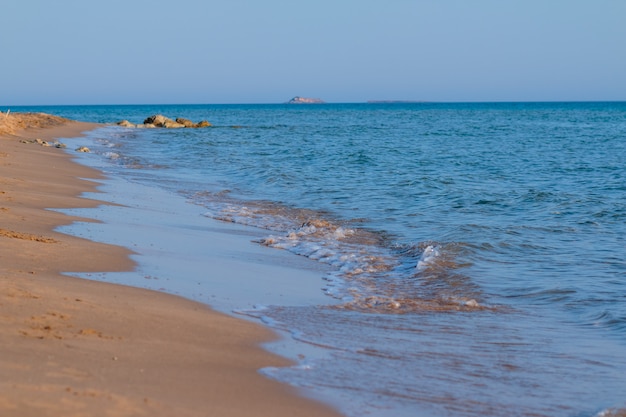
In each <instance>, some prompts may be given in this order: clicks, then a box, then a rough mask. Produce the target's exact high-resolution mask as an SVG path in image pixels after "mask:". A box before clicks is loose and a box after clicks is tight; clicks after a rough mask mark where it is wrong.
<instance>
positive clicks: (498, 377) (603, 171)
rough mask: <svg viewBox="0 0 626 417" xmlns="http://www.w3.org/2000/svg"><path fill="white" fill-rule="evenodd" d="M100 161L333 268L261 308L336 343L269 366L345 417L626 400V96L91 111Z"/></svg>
mask: <svg viewBox="0 0 626 417" xmlns="http://www.w3.org/2000/svg"><path fill="white" fill-rule="evenodd" d="M14 110H16V111H17V110H37V111H46V112H50V113H54V114H57V115H62V116H67V117H71V118H74V119H78V120H85V121H95V122H105V123H106V122H116V121H118V120H121V119H128V120H130V121H131V122H134V123H140V122H142V121H143V119H144V118H145V117H147V116H149V115H151V114H155V113H162V114H165V115H168V116H170V117H176V116H181V117H185V118H189V119H192V120H196V121H197V120H201V119H207V120H209V121H210V122H211V123H213V125H214V126H213V127H211V128H208V129H199V130H190V129H185V130H162V129H128V128H120V127H117V126H111V127H106V128H103V129H100V130H98V131H96V132H95V134H94V135H92V137H91V138H90V140H91V141H92V145H91V147H92V148H93V151H94V154H93V155H92V156H93V157H94V158H100V159H101V160H102V161H104V164H105V165H104V167H105V170H106V171H107V172H109V173H111V174H113V175H119V176H123V177H125V178H128V179H130V180H132V181H137V182H142V183H146V184H154V185H158V186H160V187H164V188H167V189H169V190H172V191H175V192H177V193H179V194H181V195H183V196H185V197H186V198H187V199H189V201H190V202H192V203H194V204H198V205H200V206H202V207H204V208H205V209H206V213H205V215H206V216H207V217H211V218H216V219H220V220H225V221H232V222H236V223H242V224H247V225H252V226H256V227H260V228H263V229H265V230H267V234H266V236H265V237H263V238H261V239H259V242H258V244H260V245H267V246H270V247H276V248H280V249H285V250H289V251H292V252H293V253H295V254H298V255H302V256H307V257H309V258H311V259H314V260H317V261H319V262H323V263H325V264H328V265H330V266H331V267H332V268H331V272H330V273H328V275H327V276H326V277H325V279H326V282H327V284H326V286H325V287H324V288H320V291H325V292H326V293H327V294H328V296H329V297H333V298H335V299H336V300H338V301H339V302H338V305H336V306H333V307H328V306H325V307H321V306H304V307H303V306H298V307H296V306H288V305H282V306H264V307H263V308H259V309H258V310H255V311H247V312H245V313H246V314H248V315H250V316H253V317H258V318H259V319H260V320H263V321H264V322H266V323H267V324H268V325H271V326H274V327H277V328H279V329H283V330H286V331H288V332H290V333H291V334H292V335H293V337H294V338H296V339H298V340H303V341H306V342H308V343H311V344H314V345H316V346H320V347H321V348H322V349H326V350H327V351H328V356H327V357H325V358H324V359H318V360H312V361H311V362H306V363H303V364H301V366H299V367H294V368H288V369H273V370H266V371H265V372H266V373H267V374H268V375H269V376H271V377H273V378H277V379H279V380H283V381H286V382H289V383H291V384H294V385H298V386H305V387H310V388H312V389H313V390H317V391H318V392H323V393H326V394H328V395H329V396H331V397H333V398H335V400H336V401H337V402H339V403H340V407H341V409H342V410H343V411H344V412H346V413H347V414H349V415H355V416H356V415H364V414H369V415H381V416H387V415H393V416H398V415H407V416H409V415H412V416H415V415H423V416H432V415H438V416H475V415H476V416H477V415H493V416H501V415H515V416H530V415H534V416H536V415H539V416H593V415H595V414H597V413H598V412H600V411H601V410H605V409H607V408H611V407H626V376H625V375H626V259H625V255H626V250H625V239H624V236H625V232H626V168H625V167H626V103H497V104H487V103H486V104H430V103H420V104H325V105H305V106H290V105H224V106H219V105H210V106H81V107H53V108H42V107H39V108H35V109H32V108H31V109H26V108H24V109H17V108H16V109H14Z"/></svg>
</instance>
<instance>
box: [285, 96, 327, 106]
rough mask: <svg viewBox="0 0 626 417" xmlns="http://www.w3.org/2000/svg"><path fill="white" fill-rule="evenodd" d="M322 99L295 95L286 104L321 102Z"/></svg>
mask: <svg viewBox="0 0 626 417" xmlns="http://www.w3.org/2000/svg"><path fill="white" fill-rule="evenodd" d="M323 103H324V101H323V100H321V99H319V98H309V97H299V96H295V97H294V98H292V99H291V100H289V101H288V102H287V104H323Z"/></svg>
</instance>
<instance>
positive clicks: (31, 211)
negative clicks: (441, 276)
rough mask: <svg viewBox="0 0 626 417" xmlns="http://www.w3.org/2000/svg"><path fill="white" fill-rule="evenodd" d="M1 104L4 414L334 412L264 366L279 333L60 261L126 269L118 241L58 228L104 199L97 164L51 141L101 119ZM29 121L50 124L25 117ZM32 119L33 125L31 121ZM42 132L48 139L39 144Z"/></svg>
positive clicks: (0, 376) (0, 369)
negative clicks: (71, 118)
mask: <svg viewBox="0 0 626 417" xmlns="http://www.w3.org/2000/svg"><path fill="white" fill-rule="evenodd" d="M16 120H18V119H16V118H15V116H14V115H9V116H6V115H5V114H0V216H1V217H0V218H2V222H0V415H3V416H4V415H7V416H13V415H15V416H142V415H146V416H208V415H215V416H250V415H255V416H332V415H338V414H337V413H336V412H335V411H333V410H332V409H330V408H328V407H326V406H325V405H323V404H320V403H317V402H315V401H312V400H309V399H306V398H303V397H301V396H299V395H298V392H297V391H296V390H294V389H291V388H290V387H287V386H284V385H282V384H279V383H276V382H274V381H271V380H269V379H267V378H265V377H263V376H261V375H260V374H259V373H258V369H260V368H263V367H267V366H286V365H288V364H289V362H288V361H287V360H286V359H283V358H281V357H278V356H275V355H272V354H270V353H268V352H266V351H264V350H263V349H261V348H260V347H259V344H260V343H263V342H266V341H269V340H272V339H273V338H274V337H275V336H274V335H273V334H272V333H271V332H270V331H268V330H267V329H265V328H263V327H261V326H257V325H255V324H253V323H250V322H247V321H244V320H238V319H235V318H232V317H229V316H226V315H222V314H220V313H216V312H214V311H213V310H211V309H209V308H208V307H207V306H205V305H203V304H199V303H195V302H192V301H189V300H186V299H182V298H179V297H176V296H172V295H167V294H163V293H159V292H153V291H148V290H142V289H137V288H131V287H126V286H120V285H112V284H107V283H101V282H95V281H88V280H83V279H79V278H71V277H67V276H64V275H61V274H60V273H61V272H99V271H127V270H132V268H133V267H134V264H133V262H132V261H131V259H130V258H129V255H130V253H129V252H128V251H127V250H126V249H124V248H121V247H118V246H112V245H104V244H100V243H96V242H92V241H89V240H85V239H81V238H78V237H73V236H69V235H66V234H62V233H59V232H55V231H54V229H55V228H56V227H58V226H60V225H66V224H70V223H72V222H73V221H76V220H81V221H88V219H78V218H75V217H70V216H67V215H65V214H62V213H60V212H58V211H51V210H46V209H47V208H83V207H96V206H99V205H101V204H103V203H102V202H101V201H98V200H89V199H85V198H80V197H79V195H80V194H81V193H83V192H89V193H90V195H92V196H93V195H94V194H91V193H94V192H96V186H97V183H96V182H93V181H89V180H85V179H80V178H92V179H98V178H100V173H99V172H97V171H95V170H92V169H89V168H87V167H83V166H81V165H78V164H76V163H74V162H72V161H71V157H70V155H68V153H66V152H64V151H63V150H61V149H56V148H55V147H53V146H42V144H41V143H38V142H37V141H35V140H36V139H41V140H42V141H47V142H53V141H54V138H57V137H72V136H77V135H79V134H80V132H83V131H86V130H89V129H92V128H95V127H97V125H91V124H85V123H78V122H63V121H62V120H57V119H46V120H43V121H42V119H41V118H37V117H35V118H34V119H26V120H24V119H22V122H21V123H16ZM28 126H42V127H40V128H28ZM24 128H26V129H24ZM40 142H41V141H40Z"/></svg>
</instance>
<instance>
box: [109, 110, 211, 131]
mask: <svg viewBox="0 0 626 417" xmlns="http://www.w3.org/2000/svg"><path fill="white" fill-rule="evenodd" d="M117 125H118V126H122V127H135V128H145V129H150V128H155V127H164V128H167V129H180V128H182V127H187V128H194V127H208V126H211V123H209V122H207V121H206V120H202V121H200V122H198V123H194V122H192V121H191V120H189V119H185V118H182V117H178V118H177V119H176V120H172V119H170V118H169V117H165V116H163V115H162V114H155V115H154V116H150V117H148V118H147V119H146V120H144V121H143V123H140V124H133V123H131V122H129V121H128V120H122V121H120V122H117Z"/></svg>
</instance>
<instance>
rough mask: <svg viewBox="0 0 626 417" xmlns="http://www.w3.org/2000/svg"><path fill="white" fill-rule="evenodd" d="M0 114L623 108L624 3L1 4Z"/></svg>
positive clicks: (110, 0)
mask: <svg viewBox="0 0 626 417" xmlns="http://www.w3.org/2000/svg"><path fill="white" fill-rule="evenodd" d="M0 51H1V54H0V106H5V107H6V106H10V105H13V106H17V105H64V104H168V103H171V104H196V103H198V104H210V103H281V102H285V101H287V100H289V99H290V98H292V97H293V96H304V97H316V98H321V99H323V100H325V101H328V102H363V101H367V100H416V101H438V102H456V101H462V102H476V101H603V100H607V101H624V100H626V0H384V1H383V0H315V1H310V0H262V1H261V0H228V1H226V0H224V1H219V2H218V1H213V0H176V1H172V0H169V1H168V0H89V1H86V0H55V1H50V0H2V3H0Z"/></svg>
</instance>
